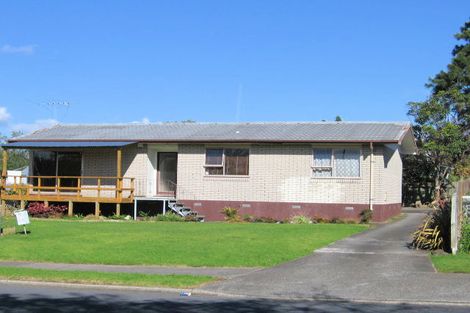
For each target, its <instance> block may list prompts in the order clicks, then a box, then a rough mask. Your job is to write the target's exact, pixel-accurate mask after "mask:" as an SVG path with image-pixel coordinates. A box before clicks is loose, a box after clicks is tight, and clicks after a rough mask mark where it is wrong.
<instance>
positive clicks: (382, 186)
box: [374, 145, 402, 204]
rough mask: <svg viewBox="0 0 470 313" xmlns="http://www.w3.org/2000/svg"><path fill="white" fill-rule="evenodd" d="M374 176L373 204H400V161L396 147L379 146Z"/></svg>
mask: <svg viewBox="0 0 470 313" xmlns="http://www.w3.org/2000/svg"><path fill="white" fill-rule="evenodd" d="M375 153H376V154H377V157H376V162H375V171H376V175H374V179H375V182H376V183H374V187H375V189H374V203H377V204H388V203H401V202H402V199H401V192H402V189H401V187H402V185H401V183H402V161H401V156H400V153H399V152H398V147H397V146H396V145H386V146H379V147H377V148H376V151H375Z"/></svg>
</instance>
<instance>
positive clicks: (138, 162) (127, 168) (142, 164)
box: [82, 145, 149, 197]
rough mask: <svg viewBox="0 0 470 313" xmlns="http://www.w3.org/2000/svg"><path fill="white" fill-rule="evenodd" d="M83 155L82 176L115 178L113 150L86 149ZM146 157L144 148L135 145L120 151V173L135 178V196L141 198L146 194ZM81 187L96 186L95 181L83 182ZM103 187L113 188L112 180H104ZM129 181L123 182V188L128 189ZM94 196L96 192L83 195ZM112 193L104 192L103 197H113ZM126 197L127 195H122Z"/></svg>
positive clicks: (114, 153)
mask: <svg viewBox="0 0 470 313" xmlns="http://www.w3.org/2000/svg"><path fill="white" fill-rule="evenodd" d="M82 155H83V170H82V172H83V176H116V175H117V162H116V159H117V156H116V150H115V149H86V150H84V151H83V152H82ZM148 163H149V160H148V156H147V150H146V148H145V147H142V148H139V147H137V145H131V146H127V147H124V148H123V150H122V173H123V176H124V177H133V178H135V182H134V187H135V195H136V196H143V195H145V194H146V192H147V185H146V184H147V168H148V166H149V165H148ZM83 185H87V186H96V180H92V179H89V180H85V181H84V182H83ZM102 185H103V186H114V185H115V181H114V180H104V181H103V182H102ZM129 186H130V181H129V180H124V187H129ZM85 194H86V195H88V196H93V195H95V196H96V192H87V193H86V192H84V195H85ZM113 194H114V193H113V192H110V191H107V192H106V191H105V192H103V195H106V196H113ZM123 196H124V197H126V196H128V193H123Z"/></svg>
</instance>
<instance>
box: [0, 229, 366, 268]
mask: <svg viewBox="0 0 470 313" xmlns="http://www.w3.org/2000/svg"><path fill="white" fill-rule="evenodd" d="M365 229H367V226H365V225H356V224H306V225H305V224H304V225H293V224H261V223H253V224H249V223H246V224H227V223H169V222H83V221H66V220H32V223H31V225H29V226H28V230H30V231H31V233H30V234H28V235H27V236H26V235H19V234H16V235H9V236H5V237H3V238H1V239H0V245H1V249H0V260H18V261H19V260H22V261H37V262H59V263H91V264H142V265H144V264H145V265H152V264H153V265H169V266H177V265H186V266H213V267H217V266H226V267H254V266H262V267H267V266H273V265H276V264H279V263H283V262H286V261H289V260H293V259H296V258H299V257H302V256H305V255H307V254H310V253H312V251H313V250H314V249H317V248H320V247H323V246H326V245H328V244H330V243H331V242H333V241H336V240H339V239H342V238H345V237H348V236H350V235H352V234H354V233H358V232H361V231H363V230H365Z"/></svg>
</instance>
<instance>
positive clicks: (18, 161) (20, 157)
mask: <svg viewBox="0 0 470 313" xmlns="http://www.w3.org/2000/svg"><path fill="white" fill-rule="evenodd" d="M21 135H23V133H22V132H18V131H13V132H12V133H11V137H12V138H13V137H18V136H21ZM6 140H7V137H6V136H2V135H0V141H1V142H2V143H4V142H5V141H6ZM2 152H3V149H0V153H2ZM28 165H29V157H28V152H27V151H26V150H21V149H14V150H9V151H8V169H9V170H15V169H18V168H22V167H25V166H28ZM2 169H3V162H0V171H1V170H2Z"/></svg>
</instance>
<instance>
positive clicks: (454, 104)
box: [408, 21, 470, 200]
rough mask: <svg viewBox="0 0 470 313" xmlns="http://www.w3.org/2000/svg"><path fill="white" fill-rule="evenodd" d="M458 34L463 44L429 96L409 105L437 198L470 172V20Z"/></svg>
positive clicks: (431, 83)
mask: <svg viewBox="0 0 470 313" xmlns="http://www.w3.org/2000/svg"><path fill="white" fill-rule="evenodd" d="M455 37H456V38H457V39H458V40H459V41H463V43H462V44H459V45H457V46H456V47H455V48H454V50H453V51H452V60H451V62H450V64H449V65H448V66H447V69H446V70H445V71H441V72H440V73H438V74H437V75H436V76H434V77H433V78H431V79H430V80H429V82H428V83H427V84H426V87H428V88H429V89H430V90H431V94H430V96H429V98H428V99H426V100H425V101H422V102H410V103H409V104H408V105H409V111H408V114H409V115H410V116H412V117H413V118H414V125H413V130H414V132H415V134H416V137H417V139H418V147H419V148H420V153H421V154H422V156H423V157H424V158H425V159H426V162H427V163H428V164H429V166H431V167H432V176H433V180H434V190H435V195H434V199H435V200H438V199H439V198H440V197H441V195H442V193H443V192H445V191H446V190H447V189H448V187H449V185H450V183H451V181H452V177H456V178H463V177H466V176H468V173H469V171H468V166H469V154H470V140H469V136H470V21H468V22H466V23H465V25H464V26H462V27H461V29H460V33H458V34H456V35H455Z"/></svg>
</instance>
